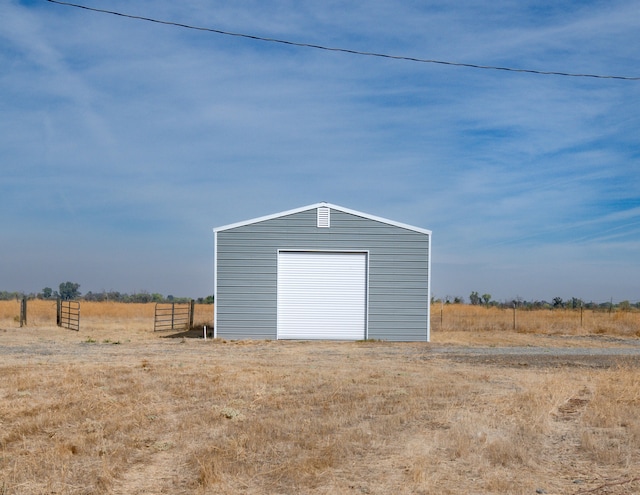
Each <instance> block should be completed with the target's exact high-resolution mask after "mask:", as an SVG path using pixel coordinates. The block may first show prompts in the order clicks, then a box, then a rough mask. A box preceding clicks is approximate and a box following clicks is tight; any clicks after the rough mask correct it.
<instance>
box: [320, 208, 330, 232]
mask: <svg viewBox="0 0 640 495" xmlns="http://www.w3.org/2000/svg"><path fill="white" fill-rule="evenodd" d="M330 219H331V209H330V208H327V207H326V206H321V207H319V208H318V227H320V228H327V229H328V228H329V225H330Z"/></svg>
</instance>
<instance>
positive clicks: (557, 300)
mask: <svg viewBox="0 0 640 495" xmlns="http://www.w3.org/2000/svg"><path fill="white" fill-rule="evenodd" d="M431 302H432V303H435V302H439V303H442V304H465V299H464V297H461V296H445V297H444V298H441V299H435V298H432V301H431ZM469 304H471V305H473V306H479V305H482V306H486V307H497V308H513V307H514V306H515V307H517V308H520V309H525V310H526V309H580V308H583V309H590V310H599V311H611V310H613V309H615V310H618V311H631V310H632V309H634V310H635V309H640V301H639V302H636V303H631V302H629V301H628V300H625V301H620V302H617V303H614V302H613V301H609V302H603V303H596V302H593V301H590V302H585V301H583V300H582V299H580V298H578V297H571V298H569V299H563V298H562V297H554V298H553V299H551V301H544V300H543V301H538V300H534V301H527V300H525V299H523V298H521V297H516V298H514V299H510V300H506V301H494V300H493V299H492V297H491V294H488V293H485V294H482V295H480V293H478V292H476V291H473V292H471V294H470V295H469Z"/></svg>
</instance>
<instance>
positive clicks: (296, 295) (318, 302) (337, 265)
mask: <svg viewBox="0 0 640 495" xmlns="http://www.w3.org/2000/svg"><path fill="white" fill-rule="evenodd" d="M366 304H367V254H366V253H344V252H292V251H281V252H280V253H279V255H278V338H279V339H339V340H357V339H363V338H365V335H366Z"/></svg>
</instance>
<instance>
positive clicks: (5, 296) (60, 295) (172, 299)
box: [0, 282, 213, 304]
mask: <svg viewBox="0 0 640 495" xmlns="http://www.w3.org/2000/svg"><path fill="white" fill-rule="evenodd" d="M23 297H27V298H28V299H44V300H48V299H51V300H56V299H62V300H72V299H73V300H78V299H79V300H83V301H97V302H103V301H114V302H124V303H150V302H155V303H185V302H189V301H191V298H190V297H176V296H173V295H168V296H166V297H165V296H163V295H162V294H158V293H157V292H154V293H151V294H150V293H149V292H147V291H140V292H135V293H133V294H127V293H125V292H118V291H113V290H111V291H102V292H91V291H89V292H87V293H86V294H85V295H82V293H81V292H80V284H77V283H74V282H63V283H61V284H60V285H59V286H58V290H53V289H52V288H51V287H45V288H44V289H42V291H41V292H38V293H37V294H36V293H29V294H25V293H23V292H7V291H0V301H8V300H11V299H16V300H18V299H22V298H23ZM195 301H196V302H197V303H198V304H213V296H206V297H199V298H197V299H196V300H195Z"/></svg>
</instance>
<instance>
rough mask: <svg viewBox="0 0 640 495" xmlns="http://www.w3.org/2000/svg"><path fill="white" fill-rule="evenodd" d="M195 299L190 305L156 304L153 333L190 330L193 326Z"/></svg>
mask: <svg viewBox="0 0 640 495" xmlns="http://www.w3.org/2000/svg"><path fill="white" fill-rule="evenodd" d="M194 304H195V302H194V301H193V299H192V300H191V302H188V303H156V312H155V318H154V320H153V331H154V332H159V331H162V330H178V329H179V330H188V329H189V328H191V327H192V326H193V309H194Z"/></svg>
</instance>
